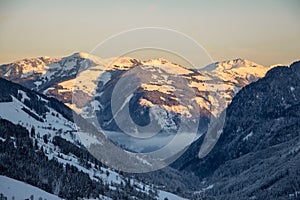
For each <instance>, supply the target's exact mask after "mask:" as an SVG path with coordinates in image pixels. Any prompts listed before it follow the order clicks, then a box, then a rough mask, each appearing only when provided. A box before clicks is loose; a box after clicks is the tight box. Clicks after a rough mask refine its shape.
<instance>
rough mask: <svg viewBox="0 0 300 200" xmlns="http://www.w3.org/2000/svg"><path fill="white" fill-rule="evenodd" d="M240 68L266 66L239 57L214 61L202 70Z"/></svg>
mask: <svg viewBox="0 0 300 200" xmlns="http://www.w3.org/2000/svg"><path fill="white" fill-rule="evenodd" d="M240 68H258V69H261V68H266V67H264V66H262V65H260V64H257V63H255V62H252V61H249V60H246V59H242V58H237V59H234V60H226V61H221V62H215V63H212V64H210V65H208V66H206V67H204V68H203V69H202V70H205V71H223V70H233V69H240Z"/></svg>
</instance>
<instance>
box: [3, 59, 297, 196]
mask: <svg viewBox="0 0 300 200" xmlns="http://www.w3.org/2000/svg"><path fill="white" fill-rule="evenodd" d="M0 76H1V77H2V78H0V88H1V93H0V123H1V126H0V130H1V131H0V134H1V135H0V137H1V138H0V149H1V151H0V156H1V158H4V159H1V161H0V172H1V175H4V176H7V177H10V178H13V179H17V180H20V181H23V182H26V183H29V184H31V185H33V186H36V187H38V188H41V189H43V190H45V191H46V192H48V193H51V194H55V195H56V196H59V197H61V198H65V199H75V198H78V197H81V198H83V197H85V198H96V197H98V198H99V197H100V199H105V198H107V199H109V198H112V199H136V198H137V199H184V198H183V197H185V198H188V199H237V198H238V199H288V198H290V199H297V198H298V197H299V195H300V184H299V183H300V180H299V177H300V176H299V174H300V171H299V169H300V167H299V166H300V163H299V149H300V148H299V146H300V143H299V142H300V138H299V136H300V135H299V128H300V127H299V115H298V114H297V111H298V109H299V105H300V102H299V99H300V96H299V95H298V94H300V93H299V91H298V90H300V85H299V79H300V63H299V62H295V63H293V64H291V66H270V67H264V66H261V65H259V64H256V63H254V62H251V61H248V60H245V59H235V60H229V61H223V62H216V63H212V64H211V65H208V66H206V67H201V68H200V67H199V68H191V67H183V66H180V65H178V64H175V63H172V62H170V61H168V60H166V59H163V58H159V59H152V60H147V61H141V60H138V59H134V58H129V57H120V58H108V59H103V58H99V57H96V56H93V55H90V54H87V53H75V54H73V55H71V56H68V57H61V58H49V57H40V58H32V59H24V60H21V61H17V62H14V63H10V64H4V65H1V66H0ZM5 79H6V80H5ZM72 109H73V110H74V111H72ZM126 109H128V110H127V111H128V113H127V114H129V115H130V117H129V118H131V119H132V121H133V122H134V123H135V124H137V125H138V126H136V125H131V124H130V123H129V122H130V121H128V119H127V118H128V116H127V118H126V116H125V117H124V116H122V113H123V114H124V113H125V114H126V112H125V111H126ZM153 119H154V121H155V122H156V123H157V124H156V126H159V127H158V131H159V134H158V136H156V140H151V139H150V140H148V141H147V143H149V144H147V145H145V143H141V141H142V140H137V141H134V140H132V139H131V138H130V139H128V138H124V137H123V136H122V137H121V135H120V133H121V132H126V131H127V132H132V133H134V132H135V131H136V127H138V128H140V127H147V125H149V124H151V123H152V120H153ZM219 121H221V122H222V125H221V126H220V127H218V128H217V129H216V128H214V126H216V125H215V124H218V122H219ZM182 122H184V123H182ZM182 124H183V125H184V124H191V125H192V128H190V127H189V126H188V127H185V129H183V130H192V131H195V132H196V133H197V137H196V138H195V140H193V141H192V143H191V145H190V146H189V147H188V148H187V149H186V150H185V151H184V152H182V153H183V155H182V156H180V157H179V159H177V160H176V161H175V162H174V163H172V165H171V166H170V167H165V168H163V169H160V170H158V171H155V172H150V173H144V174H132V173H124V172H121V171H122V170H120V171H118V170H114V169H112V168H111V167H110V163H106V162H105V161H107V160H108V158H107V157H109V156H107V155H106V154H101V153H100V154H97V155H95V154H93V153H90V152H91V149H89V148H90V147H92V146H93V147H94V146H97V148H100V149H102V150H101V151H100V152H105V150H107V149H110V148H113V149H114V150H113V151H117V152H119V151H120V152H123V153H122V154H121V155H123V156H121V158H120V159H117V161H115V160H110V161H111V162H121V163H137V168H147V167H149V166H148V164H147V162H145V161H147V159H148V158H146V157H139V156H133V154H130V153H126V152H127V151H130V152H151V151H153V150H156V149H158V148H161V147H162V146H164V145H165V144H166V143H167V142H168V141H166V143H165V142H162V140H164V139H165V138H167V139H169V137H173V135H174V134H176V133H177V132H179V131H180V130H181V125H182ZM195 124H196V125H197V127H194V125H195ZM156 126H155V127H156ZM189 128H190V129H189ZM193 128H194V129H193ZM137 130H138V131H136V132H137V133H138V134H139V133H140V132H142V131H139V129H137ZM141 130H143V129H141ZM192 131H191V132H192ZM138 136H140V135H138ZM109 139H112V140H113V141H112V142H111V141H110V140H109ZM210 140H212V141H215V142H213V143H212V145H209V146H208V147H207V146H205V145H206V144H210V143H208V142H207V141H210ZM158 141H159V142H160V144H158V143H159V142H158ZM114 143H117V145H114ZM120 146H122V147H124V146H125V149H126V151H122V150H121V148H119V147H120ZM141 147H144V148H141ZM203 149H206V151H205V152H206V153H205V154H204V155H203V154H201V152H202V150H203ZM207 149H209V150H207ZM88 150H90V151H88ZM124 152H125V153H124ZM137 155H138V154H137ZM104 157H105V159H101V158H104ZM148 161H149V160H148ZM125 166H126V165H125ZM150 168H151V167H150ZM5 181H10V180H6V179H5ZM14 184H16V183H14ZM0 193H1V191H0ZM4 195H5V194H4ZM6 195H7V196H9V195H10V194H9V195H8V194H7V193H6ZM180 196H182V197H180ZM27 198H29V197H27Z"/></svg>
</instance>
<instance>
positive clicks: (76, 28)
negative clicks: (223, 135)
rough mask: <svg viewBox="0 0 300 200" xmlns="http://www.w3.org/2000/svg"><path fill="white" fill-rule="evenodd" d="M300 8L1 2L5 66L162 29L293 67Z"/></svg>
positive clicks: (221, 51)
mask: <svg viewBox="0 0 300 200" xmlns="http://www.w3.org/2000/svg"><path fill="white" fill-rule="evenodd" d="M299 11H300V1H298V0H286V1H283V0H282V1H281V0H265V1H263V0H262V1H259V0H254V1H240V0H231V1H220V0H219V1H174V0H173V1H172V0H170V1H138V0H136V1H101V0H87V1H76V0H73V1H72V0H67V1H61V0H51V1H38V0H27V1H21V0H20V1H17V0H7V1H5V0H1V1H0V30H1V31H0V55H1V56H0V63H7V62H11V61H14V60H18V59H21V58H25V57H37V56H43V55H47V56H63V55H69V54H72V53H73V52H78V51H85V52H90V51H91V50H92V49H93V48H94V47H95V46H96V45H97V44H98V43H99V42H101V41H103V40H105V39H106V38H108V37H109V36H111V35H113V34H116V33H118V32H120V31H124V30H128V29H132V28H137V27H145V26H147V27H149V26H155V27H165V28H170V29H174V30H178V31H180V32H183V33H185V34H187V35H189V36H191V37H192V38H194V39H195V40H196V41H197V42H198V43H200V44H201V45H203V47H204V48H205V49H206V50H207V51H208V53H209V54H210V55H211V57H212V58H213V59H214V60H216V61H218V60H228V59H233V58H238V57H241V58H246V59H249V60H252V61H255V62H257V63H260V64H263V65H271V64H277V63H283V64H288V63H290V62H292V61H294V60H298V59H300V56H299V55H300V54H299V53H300V39H299V36H300V23H299V19H300V12H299ZM107 51H110V49H107ZM195 56H196V55H195Z"/></svg>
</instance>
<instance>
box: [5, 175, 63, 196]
mask: <svg viewBox="0 0 300 200" xmlns="http://www.w3.org/2000/svg"><path fill="white" fill-rule="evenodd" d="M0 193H2V194H3V195H4V196H6V197H7V198H8V199H12V198H13V197H14V198H15V200H21V199H29V198H30V196H31V195H33V197H34V199H39V198H40V197H42V198H43V199H48V200H60V199H61V198H59V197H58V196H55V195H53V194H50V193H48V192H45V191H44V190H41V189H39V188H37V187H34V186H32V185H29V184H27V183H24V182H21V181H18V180H15V179H12V178H8V177H6V176H0Z"/></svg>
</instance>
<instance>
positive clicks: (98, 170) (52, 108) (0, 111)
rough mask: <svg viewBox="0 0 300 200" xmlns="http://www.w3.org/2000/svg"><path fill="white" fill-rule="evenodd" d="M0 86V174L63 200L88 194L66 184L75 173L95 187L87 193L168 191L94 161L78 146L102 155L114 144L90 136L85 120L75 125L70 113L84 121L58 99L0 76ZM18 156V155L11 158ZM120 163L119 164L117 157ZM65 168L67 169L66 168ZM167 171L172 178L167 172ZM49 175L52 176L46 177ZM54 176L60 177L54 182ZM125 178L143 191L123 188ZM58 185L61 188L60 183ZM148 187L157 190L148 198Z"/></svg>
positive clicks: (139, 194)
mask: <svg viewBox="0 0 300 200" xmlns="http://www.w3.org/2000/svg"><path fill="white" fill-rule="evenodd" d="M0 86H1V87H0V88H1V93H0V146H1V148H0V149H1V151H0V156H1V158H3V159H1V161H0V168H1V174H2V175H6V176H9V177H13V178H16V179H18V180H22V181H25V182H29V183H30V184H33V185H34V186H38V187H39V188H42V189H44V190H46V191H47V192H50V193H54V194H57V195H58V196H60V197H64V198H67V199H74V198H73V197H84V196H85V195H87V194H88V193H89V190H87V191H86V192H84V193H79V192H78V191H79V190H81V189H82V190H83V189H84V188H81V187H79V186H74V185H73V186H72V184H76V183H78V182H76V180H77V179H76V178H75V177H81V178H82V179H83V180H84V181H85V182H84V183H85V184H87V185H89V186H87V187H90V188H94V187H96V186H95V185H99V186H97V187H96V188H97V189H95V190H94V191H93V192H92V191H90V195H99V194H101V192H100V191H102V194H103V192H104V193H106V195H107V196H110V197H113V199H114V198H116V196H117V195H119V193H120V191H121V194H122V195H125V196H126V195H128V194H130V195H131V196H136V197H138V198H142V197H143V198H144V197H145V198H146V199H156V198H160V196H159V194H160V191H161V194H162V195H166V194H169V193H167V192H166V191H164V190H159V189H156V186H152V184H150V183H149V184H145V183H143V182H142V181H140V180H138V179H135V178H131V176H130V175H127V176H124V175H122V174H121V173H120V172H117V171H115V170H113V169H111V168H109V167H108V166H107V165H104V164H103V163H102V162H100V161H98V160H96V158H95V157H94V156H93V155H91V154H90V153H89V152H88V151H87V150H86V148H85V147H84V146H83V144H85V146H86V147H87V148H88V147H89V146H91V145H94V146H95V145H97V146H98V147H99V148H100V150H101V151H102V152H103V153H104V154H107V153H106V152H107V151H106V150H107V149H108V148H110V149H111V150H112V151H117V147H115V148H116V149H115V150H114V149H113V147H111V146H110V145H112V144H111V142H109V141H108V140H106V139H105V138H104V137H103V135H102V136H101V134H100V133H97V137H95V135H93V133H94V132H95V131H96V132H97V130H95V129H94V128H93V127H92V126H90V125H88V124H87V123H84V126H85V127H84V128H82V127H81V125H82V124H81V123H83V122H79V123H77V124H76V125H78V127H76V126H75V124H74V121H73V120H74V119H73V117H74V118H75V119H76V118H77V119H76V120H78V119H80V120H81V121H84V119H82V118H80V117H79V116H77V115H76V114H75V113H74V115H72V111H71V110H70V109H69V108H68V107H66V106H65V105H63V104H62V103H60V102H58V101H57V100H55V99H53V98H48V97H46V96H44V95H42V94H38V93H36V92H34V91H31V90H29V89H26V88H24V87H22V86H20V85H17V84H14V83H12V82H9V81H7V80H4V79H2V78H0ZM7 120H8V121H7ZM119 151H120V150H119ZM24 152H25V154H24ZM26 152H27V153H26ZM23 154H24V155H23ZM108 155H109V154H108ZM103 156H105V155H103ZM19 157H20V159H17V158H19ZM121 157H123V159H126V160H127V162H134V163H136V165H137V166H140V167H142V166H144V165H145V164H143V162H144V160H142V159H141V158H138V157H135V156H132V155H131V154H126V152H123V156H121ZM100 160H101V159H100ZM107 161H108V160H107ZM120 162H123V161H122V159H121V160H120ZM12 163H14V164H13V167H9V166H12ZM139 163H140V165H139ZM22 166H23V167H22ZM24 166H26V167H24ZM66 169H70V170H71V171H70V172H68V171H67V172H66ZM45 171H46V174H45ZM66 173H72V176H71V177H73V176H74V177H73V178H74V181H73V182H72V183H69V182H65V180H64V178H62V177H64V176H66V177H69V176H70V175H67V174H66ZM39 174H40V175H39ZM49 174H51V175H49ZM36 175H38V176H36ZM169 175H170V176H171V177H172V176H173V175H172V173H171V172H170V173H169ZM51 177H53V178H54V177H56V178H54V179H51ZM71 177H70V178H71ZM45 180H46V181H45ZM55 180H60V181H59V182H55ZM128 180H130V182H131V185H137V186H139V185H142V186H143V187H145V189H144V190H142V189H141V188H140V187H137V186H134V187H133V188H134V189H133V190H132V189H131V190H130V191H129V190H128V191H127V189H124V187H125V183H127V182H128ZM53 181H54V182H53ZM62 185H63V186H64V187H61V186H62ZM105 185H108V188H106V189H105ZM77 187H78V188H79V189H77ZM98 189H99V191H98ZM68 190H70V191H68ZM77 190H78V191H77ZM153 190H155V191H157V194H154V196H153V193H151V192H152V191H153ZM76 191H77V192H76ZM117 191H118V192H117ZM0 192H1V191H0ZM151 195H152V196H151ZM169 195H171V194H169ZM71 197H72V198H71ZM178 198H180V197H178Z"/></svg>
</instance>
